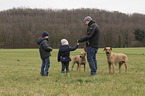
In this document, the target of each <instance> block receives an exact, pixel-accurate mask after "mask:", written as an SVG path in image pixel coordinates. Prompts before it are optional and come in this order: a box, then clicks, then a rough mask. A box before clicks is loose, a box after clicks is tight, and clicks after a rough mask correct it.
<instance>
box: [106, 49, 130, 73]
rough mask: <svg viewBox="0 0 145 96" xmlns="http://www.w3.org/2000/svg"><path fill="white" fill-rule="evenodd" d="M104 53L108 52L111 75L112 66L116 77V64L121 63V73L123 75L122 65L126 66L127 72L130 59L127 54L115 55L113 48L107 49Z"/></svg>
mask: <svg viewBox="0 0 145 96" xmlns="http://www.w3.org/2000/svg"><path fill="white" fill-rule="evenodd" d="M104 51H105V52H106V56H107V62H108V66H109V73H110V72H111V65H113V71H114V75H115V74H116V72H115V64H117V63H119V73H121V65H122V64H123V63H124V64H125V72H127V63H128V57H127V55H125V54H122V53H113V52H112V48H111V47H105V48H104Z"/></svg>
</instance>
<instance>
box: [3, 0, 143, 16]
mask: <svg viewBox="0 0 145 96" xmlns="http://www.w3.org/2000/svg"><path fill="white" fill-rule="evenodd" d="M18 7H19V8H41V9H48V8H51V9H77V8H96V9H104V10H107V11H119V12H122V13H127V14H132V13H141V14H145V0H0V11H3V10H7V9H12V8H18Z"/></svg>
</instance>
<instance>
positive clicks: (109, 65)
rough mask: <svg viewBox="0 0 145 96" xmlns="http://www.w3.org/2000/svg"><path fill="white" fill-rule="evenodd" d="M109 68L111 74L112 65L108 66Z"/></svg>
mask: <svg viewBox="0 0 145 96" xmlns="http://www.w3.org/2000/svg"><path fill="white" fill-rule="evenodd" d="M108 67H109V74H110V73H111V64H108Z"/></svg>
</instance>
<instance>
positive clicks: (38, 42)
mask: <svg viewBox="0 0 145 96" xmlns="http://www.w3.org/2000/svg"><path fill="white" fill-rule="evenodd" d="M43 40H46V39H45V38H42V37H40V38H38V40H37V44H38V45H40V43H41V42H42V41H43Z"/></svg>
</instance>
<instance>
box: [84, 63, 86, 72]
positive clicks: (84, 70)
mask: <svg viewBox="0 0 145 96" xmlns="http://www.w3.org/2000/svg"><path fill="white" fill-rule="evenodd" d="M84 71H86V63H84Z"/></svg>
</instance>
